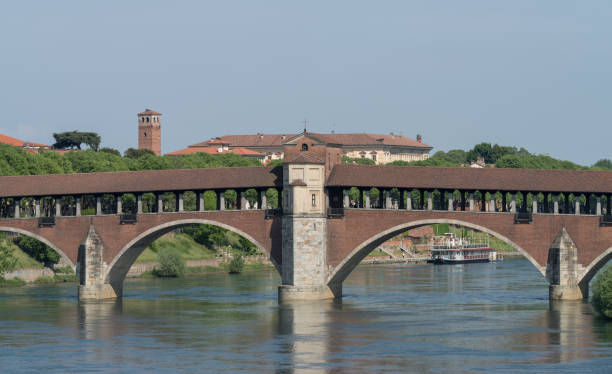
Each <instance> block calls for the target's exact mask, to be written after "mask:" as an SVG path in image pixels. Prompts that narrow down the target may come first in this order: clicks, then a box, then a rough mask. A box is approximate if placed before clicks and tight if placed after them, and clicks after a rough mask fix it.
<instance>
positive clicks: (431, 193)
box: [425, 191, 433, 210]
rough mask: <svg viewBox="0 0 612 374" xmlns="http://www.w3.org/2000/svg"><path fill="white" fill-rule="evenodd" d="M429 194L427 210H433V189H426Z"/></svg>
mask: <svg viewBox="0 0 612 374" xmlns="http://www.w3.org/2000/svg"><path fill="white" fill-rule="evenodd" d="M425 196H427V210H433V191H425Z"/></svg>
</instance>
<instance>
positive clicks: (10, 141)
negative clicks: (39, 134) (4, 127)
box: [0, 134, 25, 147]
mask: <svg viewBox="0 0 612 374" xmlns="http://www.w3.org/2000/svg"><path fill="white" fill-rule="evenodd" d="M0 143H4V144H8V145H14V146H15V147H23V144H24V143H25V142H24V141H23V140H19V139H15V138H11V137H10V136H6V135H2V134H0Z"/></svg>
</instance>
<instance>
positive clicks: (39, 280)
mask: <svg viewBox="0 0 612 374" xmlns="http://www.w3.org/2000/svg"><path fill="white" fill-rule="evenodd" d="M54 282H55V280H54V279H53V277H50V276H48V275H41V276H40V277H38V278H36V280H35V281H34V283H41V284H45V283H54Z"/></svg>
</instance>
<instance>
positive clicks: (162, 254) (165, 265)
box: [154, 247, 185, 278]
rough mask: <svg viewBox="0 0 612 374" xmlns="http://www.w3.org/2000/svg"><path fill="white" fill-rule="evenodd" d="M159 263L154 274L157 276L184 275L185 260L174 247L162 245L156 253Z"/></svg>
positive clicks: (174, 276)
mask: <svg viewBox="0 0 612 374" xmlns="http://www.w3.org/2000/svg"><path fill="white" fill-rule="evenodd" d="M157 259H158V261H159V265H158V266H157V267H155V270H154V274H155V275H156V276H158V277H172V278H176V277H182V276H183V275H185V260H184V259H183V257H182V256H181V254H180V253H179V252H178V251H177V250H176V249H174V248H171V247H164V248H162V249H161V250H160V251H159V253H158V254H157Z"/></svg>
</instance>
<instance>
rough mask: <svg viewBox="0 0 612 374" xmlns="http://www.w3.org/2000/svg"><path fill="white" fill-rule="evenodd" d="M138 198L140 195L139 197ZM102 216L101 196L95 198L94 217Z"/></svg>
mask: <svg viewBox="0 0 612 374" xmlns="http://www.w3.org/2000/svg"><path fill="white" fill-rule="evenodd" d="M139 196H140V195H139ZM101 215H102V196H100V195H97V196H96V216H101Z"/></svg>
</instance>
